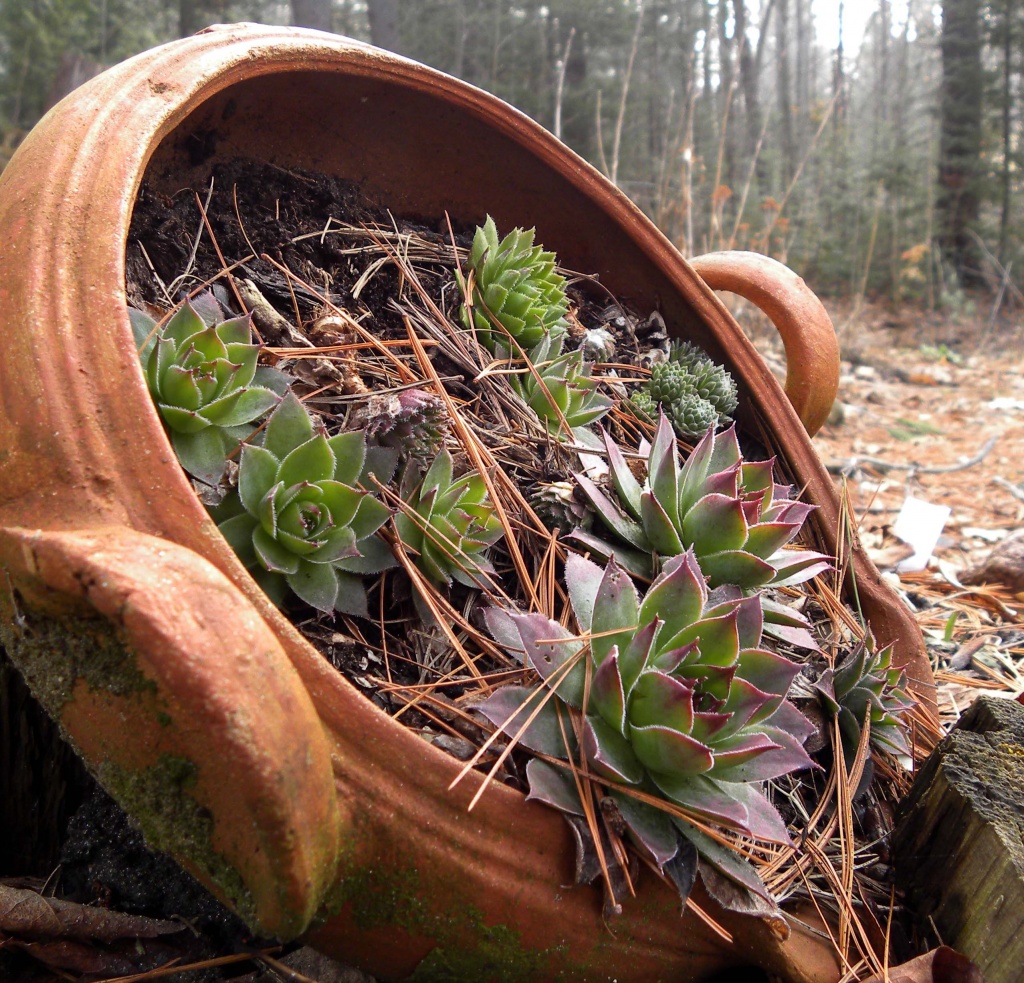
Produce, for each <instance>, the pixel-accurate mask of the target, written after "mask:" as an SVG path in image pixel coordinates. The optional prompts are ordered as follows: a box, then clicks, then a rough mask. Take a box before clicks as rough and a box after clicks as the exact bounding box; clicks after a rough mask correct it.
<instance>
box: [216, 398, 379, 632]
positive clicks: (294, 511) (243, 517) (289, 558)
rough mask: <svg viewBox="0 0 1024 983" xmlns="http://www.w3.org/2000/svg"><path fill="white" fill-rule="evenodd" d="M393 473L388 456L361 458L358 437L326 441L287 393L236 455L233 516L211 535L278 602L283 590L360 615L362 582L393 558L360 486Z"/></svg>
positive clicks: (371, 501) (375, 505)
mask: <svg viewBox="0 0 1024 983" xmlns="http://www.w3.org/2000/svg"><path fill="white" fill-rule="evenodd" d="M377 450H378V451H380V450H381V449H377ZM393 469H394V453H393V452H388V453H378V454H374V455H368V454H367V450H366V446H365V441H364V437H363V434H362V432H359V431H353V432H350V433H341V434H338V435H336V436H334V437H328V436H326V434H325V433H323V432H322V431H321V430H318V429H317V428H316V427H314V425H313V420H312V419H311V417H310V415H309V413H308V412H307V411H306V408H305V407H304V406H303V405H302V403H301V402H300V401H299V400H298V399H297V398H296V397H295V396H293V395H291V394H289V395H287V396H286V397H285V398H284V399H283V400H282V401H281V403H280V405H279V406H278V407H277V409H276V410H274V412H273V413H272V414H271V416H270V419H269V420H268V421H267V426H266V430H265V431H264V435H263V443H262V445H261V446H256V445H253V444H246V445H245V446H244V447H243V448H242V459H241V463H240V465H239V469H238V495H237V499H235V500H234V504H235V506H236V509H235V510H236V512H237V514H235V515H233V516H231V517H230V518H227V519H225V520H223V521H222V522H220V526H219V528H220V531H221V532H222V533H223V534H224V537H225V538H226V539H227V540H228V542H229V543H231V545H232V546H233V547H234V549H235V552H237V553H238V555H239V557H240V558H241V559H242V561H243V562H244V563H245V564H246V566H248V567H249V569H250V570H251V571H252V572H253V574H254V575H255V577H256V579H257V580H258V581H259V583H260V584H261V585H262V586H263V587H264V589H265V590H266V591H267V593H268V594H270V596H271V597H272V598H274V600H275V601H277V602H278V603H281V602H282V601H283V599H284V597H285V596H286V594H287V589H288V588H290V589H291V590H292V591H293V592H294V593H295V594H296V595H297V596H298V597H299V598H301V599H302V600H303V601H305V602H306V603H307V604H309V605H311V606H312V607H314V608H317V609H318V610H320V611H324V612H330V611H341V612H343V613H346V614H353V615H358V616H362V617H366V616H367V613H368V612H367V599H366V588H365V586H364V584H363V581H362V575H364V574H373V573H378V572H380V571H381V570H384V569H386V568H388V567H391V566H394V565H395V559H394V556H393V555H392V553H391V551H390V549H389V547H388V546H387V544H386V543H384V542H383V541H382V540H381V539H379V538H378V537H377V536H376V535H375V533H376V532H377V530H378V529H379V528H380V527H381V526H382V525H383V524H384V523H385V522H386V521H387V519H388V518H389V517H390V515H391V510H390V509H388V508H387V506H385V505H384V504H382V503H381V502H380V501H379V500H378V499H377V498H376V497H375V496H374V495H373V494H372V493H370V492H369V491H366V490H365V487H366V485H367V483H368V482H369V480H370V479H369V475H370V474H371V473H374V474H376V475H377V477H378V478H380V479H381V480H387V479H388V478H390V474H391V471H392V470H393Z"/></svg>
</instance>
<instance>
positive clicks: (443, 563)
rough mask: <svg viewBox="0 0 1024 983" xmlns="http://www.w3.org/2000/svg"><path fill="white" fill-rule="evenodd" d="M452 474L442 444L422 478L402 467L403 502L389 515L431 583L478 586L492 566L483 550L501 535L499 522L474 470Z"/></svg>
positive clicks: (449, 461)
mask: <svg viewBox="0 0 1024 983" xmlns="http://www.w3.org/2000/svg"><path fill="white" fill-rule="evenodd" d="M452 476H453V465H452V456H451V454H449V453H448V451H447V450H442V451H441V452H440V453H439V454H438V455H437V457H435V458H434V461H433V463H432V464H431V465H430V467H429V468H428V469H427V472H426V474H424V475H423V477H422V480H421V479H420V473H419V472H418V471H416V470H415V469H413V468H406V470H405V473H404V475H403V476H402V486H401V489H400V491H399V494H400V496H401V498H402V501H403V502H404V503H405V506H404V508H403V509H401V511H399V512H398V514H397V515H396V516H395V528H396V529H397V531H398V535H399V538H400V539H401V541H402V544H403V545H404V546H405V547H407V548H408V549H409V550H410V552H412V554H413V555H414V560H415V563H416V565H417V566H418V567H419V568H420V569H421V570H422V571H423V572H424V573H425V574H426V575H427V576H428V577H429V578H430V579H431V580H432V581H434V583H437V584H446V585H448V584H451V582H452V580H457V581H458V582H459V583H460V584H465V585H466V586H467V587H479V586H481V584H482V583H483V578H484V577H485V576H488V575H490V574H491V573H493V572H494V568H493V567H492V566H491V563H490V560H488V559H487V551H488V550H489V549H490V547H491V546H493V545H494V544H495V543H496V542H497V541H498V540H499V539H501V537H502V535H504V527H503V526H502V524H501V520H500V519H499V518H498V515H497V513H496V511H495V508H494V505H493V504H492V503H491V499H490V495H489V494H488V492H487V485H486V484H485V482H484V479H483V478H482V477H481V476H480V474H479V473H477V472H476V471H470V472H468V473H467V474H465V475H463V476H462V477H461V478H458V479H455V480H453V477H452Z"/></svg>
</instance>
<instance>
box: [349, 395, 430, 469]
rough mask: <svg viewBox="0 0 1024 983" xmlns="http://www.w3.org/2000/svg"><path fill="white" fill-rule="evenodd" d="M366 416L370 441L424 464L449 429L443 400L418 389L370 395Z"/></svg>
mask: <svg viewBox="0 0 1024 983" xmlns="http://www.w3.org/2000/svg"><path fill="white" fill-rule="evenodd" d="M365 416H366V418H367V423H366V439H367V442H368V443H371V444H374V443H375V444H379V445H380V446H381V447H393V448H394V449H395V450H397V451H398V453H399V455H400V456H401V457H402V458H413V459H414V460H415V461H416V462H417V463H422V464H423V466H424V467H426V462H427V461H430V460H433V458H434V456H435V455H436V454H437V452H438V450H439V449H440V448H441V447H442V445H443V444H444V439H445V437H446V436H447V435H448V431H449V430H450V424H449V420H448V409H447V407H446V406H445V402H444V400H443V399H441V397H440V396H436V395H434V393H429V392H427V391H426V390H424V389H418V388H412V389H402V390H399V391H398V392H388V393H381V394H379V395H374V396H371V397H370V399H369V401H368V402H367V405H366V411H365Z"/></svg>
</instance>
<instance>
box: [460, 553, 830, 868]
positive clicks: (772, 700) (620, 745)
mask: <svg viewBox="0 0 1024 983" xmlns="http://www.w3.org/2000/svg"><path fill="white" fill-rule="evenodd" d="M566 585H567V587H568V592H569V598H570V601H571V604H572V608H573V612H574V614H575V617H576V623H577V626H578V629H579V632H578V633H572V632H570V631H569V630H568V629H567V628H565V627H563V626H562V625H561V624H559V623H558V622H556V621H554V620H552V619H550V618H548V617H546V616H544V615H542V614H520V613H509V612H507V611H504V610H502V609H497V608H493V609H491V610H490V611H489V612H488V615H487V622H488V627H489V628H490V630H491V633H492V634H493V635H494V637H495V639H496V640H497V641H498V642H499V643H501V644H502V645H503V646H504V647H505V648H506V649H507V650H508V651H509V652H510V653H512V654H513V655H515V656H516V657H517V658H519V659H521V660H523V661H524V663H525V664H526V665H527V666H528V667H530V668H533V669H535V670H536V671H537V673H538V675H539V676H540V678H541V683H540V685H539V686H538V687H534V688H530V687H519V686H515V687H503V688H501V689H498V690H497V691H496V692H495V693H494V694H493V695H492V696H491V697H490V698H489V699H487V700H486V701H484V702H483V703H481V704H479V705H478V707H477V709H479V710H480V711H481V712H482V713H483V714H484V715H485V716H487V717H488V719H490V720H491V721H492V722H493V723H494V724H495V725H497V726H498V727H501V728H502V729H504V730H505V731H506V732H507V733H509V734H510V735H515V734H516V733H517V732H518V731H519V730H520V729H521V726H522V722H523V721H524V720H525V719H526V718H527V717H528V716H529V713H530V712H532V711H533V710H534V708H535V707H536V706H537V705H538V702H539V699H540V698H541V697H543V696H545V695H547V694H548V693H549V692H550V693H553V694H554V695H553V697H552V698H549V699H548V700H547V702H546V703H545V704H544V705H543V707H542V709H541V712H540V713H538V714H537V716H536V718H535V719H534V720H533V722H532V723H531V725H530V727H529V728H527V730H526V731H525V732H524V733H523V734H521V735H520V740H521V742H522V743H523V745H524V746H525V747H527V748H529V749H532V750H536V751H542V752H544V753H546V754H549V755H554V756H556V757H563V758H565V757H568V756H569V755H570V754H572V755H573V756H574V757H575V755H576V754H577V753H580V752H582V754H583V755H585V757H586V763H587V767H588V770H589V771H590V773H591V774H592V775H595V776H597V777H598V778H599V779H600V780H601V781H603V782H605V783H607V784H608V786H609V788H610V790H611V792H612V793H613V794H615V797H616V801H617V802H618V803H619V806H620V810H621V811H622V814H623V817H624V819H625V821H626V823H627V825H628V826H629V827H630V829H631V831H632V833H633V835H634V837H635V839H636V841H637V842H638V844H639V845H640V846H641V847H643V848H645V849H646V850H647V852H648V853H650V854H651V855H653V856H655V857H657V858H660V859H659V863H667V862H668V860H669V859H671V856H675V849H676V848H675V847H673V846H671V844H672V843H674V842H675V841H674V834H673V833H672V832H671V828H672V826H673V824H674V825H675V828H676V829H678V830H679V831H681V832H682V833H683V834H684V835H685V836H686V838H688V839H690V840H691V841H693V842H695V844H696V845H697V846H698V849H700V850H701V852H702V853H710V854H711V856H712V857H713V858H714V859H715V860H716V861H721V857H720V856H719V853H718V851H715V850H714V849H713V847H711V846H709V845H708V843H707V842H705V840H706V838H704V837H701V836H700V834H699V831H697V830H695V828H694V827H693V826H691V825H690V824H689V823H687V822H686V821H685V819H683V818H681V817H678V816H676V817H674V818H671V819H670V817H669V815H668V814H667V813H664V812H659V811H658V810H657V809H654V808H652V807H649V806H644V805H643V804H642V803H640V802H638V801H637V800H636V799H635V798H632V797H631V796H630V795H629V794H628V790H629V789H631V788H632V789H637V790H639V791H642V792H645V793H648V794H651V795H654V796H656V797H658V798H660V799H663V800H665V801H666V802H668V803H672V804H674V805H675V806H679V807H681V809H682V811H683V813H684V814H685V815H686V816H689V817H693V818H694V819H696V820H699V821H702V822H706V823H714V824H717V825H722V826H726V827H729V828H731V829H735V830H738V831H741V832H743V833H746V834H748V835H750V836H754V837H757V838H760V839H765V840H771V841H778V842H789V834H788V832H787V830H786V825H785V823H784V822H783V821H782V818H781V817H780V815H779V814H778V812H777V811H776V809H775V808H774V806H772V804H771V803H770V802H769V801H768V799H767V798H766V797H765V794H764V791H763V788H762V783H763V782H764V781H765V780H766V779H771V778H777V777H779V776H781V775H785V774H788V773H790V772H793V771H797V770H799V769H802V768H807V767H809V766H811V764H812V762H811V760H810V758H809V757H808V755H807V753H806V752H805V751H804V748H803V743H804V741H805V740H806V739H807V737H808V736H809V735H810V734H811V733H812V732H813V729H814V728H813V726H812V725H811V724H810V722H809V721H807V719H806V718H804V717H803V716H802V715H801V714H800V713H799V712H798V711H797V710H796V709H795V708H794V707H793V705H792V704H791V703H789V702H788V700H787V698H786V697H787V693H788V690H789V687H790V683H791V682H792V680H793V679H794V677H795V676H796V675H797V674H798V673H799V671H800V667H799V666H798V665H796V664H795V663H793V662H790V661H789V660H788V659H785V658H783V657H782V656H781V655H778V654H775V653H773V652H769V651H767V650H765V649H763V648H761V647H760V645H761V635H762V615H761V605H760V596H759V595H756V594H755V595H750V596H741V595H740V594H739V592H738V591H736V590H735V589H723V590H719V591H714V592H710V593H709V591H708V588H707V586H706V585H705V582H704V578H703V576H702V575H701V570H700V567H699V565H698V563H697V559H696V556H695V555H694V553H693V552H692V551H687V552H686V553H683V554H681V555H679V556H676V557H673V558H672V559H670V560H669V561H668V562H667V563H666V564H665V567H664V570H663V571H662V572H661V574H659V576H658V577H657V578H656V579H655V581H654V582H653V583H652V584H651V586H650V588H649V590H648V591H647V593H646V594H645V595H644V596H643V597H642V598H641V597H640V596H639V595H638V594H637V591H636V588H635V587H634V585H633V581H632V579H631V578H630V577H629V575H628V574H627V572H626V571H625V570H623V569H622V568H621V567H620V566H619V565H618V564H617V563H616V562H615V561H614V560H612V561H611V562H610V563H609V564H608V565H607V566H606V567H605V568H603V569H602V568H601V567H600V566H598V565H597V564H595V563H593V562H591V561H590V560H587V559H584V558H583V557H580V556H578V555H576V554H570V555H569V557H568V559H567V561H566ZM587 662H589V665H587ZM588 676H589V683H588ZM585 694H586V697H587V702H586V705H584V698H585ZM565 705H567V706H568V707H571V708H573V710H575V711H578V712H579V713H580V714H581V723H580V728H579V732H578V733H579V744H580V747H579V749H577V748H576V746H575V744H574V743H573V742H571V741H570V746H569V748H568V749H567V748H566V742H565V739H564V737H563V735H565V734H569V735H571V734H572V733H573V727H572V725H571V723H570V720H569V715H568V714H567V713H566V712H565ZM559 715H561V717H562V722H561V724H560V723H559V720H558V717H559ZM528 774H529V777H530V781H531V796H532V797H534V798H539V799H541V800H543V801H545V802H547V803H548V804H550V805H554V806H556V807H558V808H562V809H563V810H564V811H568V812H572V811H574V808H575V807H576V806H578V799H574V797H573V793H574V786H573V782H572V779H571V778H570V777H569V776H568V775H567V774H566V773H564V772H561V771H560V770H559V769H558V768H556V767H554V766H552V765H549V764H546V763H545V762H543V761H531V762H530V767H529V772H528ZM574 803H576V806H574ZM666 851H667V852H668V853H670V854H671V856H668V857H666V855H665V854H666ZM725 852H726V853H727V852H728V851H725ZM727 873H730V876H732V873H733V872H732V871H727Z"/></svg>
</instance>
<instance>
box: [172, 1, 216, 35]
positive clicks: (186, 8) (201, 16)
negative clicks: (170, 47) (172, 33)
mask: <svg viewBox="0 0 1024 983" xmlns="http://www.w3.org/2000/svg"><path fill="white" fill-rule="evenodd" d="M216 7H217V5H216V3H213V2H211V0H178V36H179V37H183V38H187V37H190V36H191V35H193V34H195V33H196V31H201V30H202V29H203V28H204V27H209V26H210V25H211V24H213V23H214V22H216V21H218V20H221V19H222V18H220V17H218V16H217V9H216Z"/></svg>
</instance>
